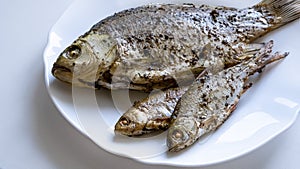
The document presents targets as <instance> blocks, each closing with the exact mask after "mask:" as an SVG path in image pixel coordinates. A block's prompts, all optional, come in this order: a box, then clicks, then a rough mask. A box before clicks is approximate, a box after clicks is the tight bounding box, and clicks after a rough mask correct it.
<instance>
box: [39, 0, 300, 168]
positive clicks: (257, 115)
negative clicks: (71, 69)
mask: <svg viewBox="0 0 300 169" xmlns="http://www.w3.org/2000/svg"><path fill="white" fill-rule="evenodd" d="M158 2H159V3H183V2H187V1H179V0H178V1H173V0H171V1H170V0H169V1H167V0H163V1H150V0H131V1H117V0H110V1H104V0H84V1H83V0H77V1H74V2H73V3H72V5H71V6H70V7H69V8H68V9H67V10H66V11H65V13H64V14H63V16H62V17H61V18H60V19H59V20H58V21H57V23H56V24H55V25H54V26H53V28H52V29H51V31H50V33H49V41H48V45H47V47H46V49H45V52H44V61H45V80H46V87H47V89H48V92H49V95H50V97H51V98H52V100H53V102H54V104H55V105H56V107H57V108H58V110H59V111H60V112H61V114H62V115H63V116H64V117H65V118H66V120H67V121H69V122H70V123H71V124H72V125H73V126H74V127H75V128H76V129H77V130H79V131H80V132H81V133H82V134H84V135H85V136H87V137H88V138H89V139H91V140H92V141H93V142H95V143H96V144H97V145H99V147H101V148H102V149H104V150H106V151H108V152H111V153H113V154H116V155H120V156H124V157H128V158H132V159H135V160H137V161H140V162H143V163H148V164H163V165H172V166H205V165H210V164H216V163H220V162H224V161H227V160H230V159H234V158H237V157H239V156H241V155H244V154H246V153H249V152H251V151H253V150H254V149H256V148H258V147H260V146H261V145H263V144H264V143H266V142H268V141H269V140H271V139H272V138H274V137H275V136H277V135H278V134H280V133H281V132H283V131H284V130H286V129H287V128H289V127H290V126H291V124H292V123H293V122H294V121H295V119H296V117H297V114H298V112H299V103H300V100H299V96H298V94H299V93H300V87H299V84H300V76H294V77H292V75H295V72H300V67H299V66H298V63H300V57H299V56H300V49H299V46H298V45H297V44H299V42H298V40H299V39H300V35H299V32H298V30H299V29H300V22H299V20H298V21H295V22H293V23H291V24H289V25H286V26H284V27H283V28H281V29H279V30H276V31H273V32H271V33H269V34H268V35H267V36H265V37H264V38H263V39H259V40H258V41H259V42H262V41H267V40H270V39H273V40H274V41H275V46H274V51H289V52H290V55H289V56H288V57H287V58H286V59H284V60H283V61H281V62H279V63H278V64H274V65H271V66H269V67H268V68H267V69H266V70H265V71H264V72H263V76H262V77H263V78H260V79H259V80H258V81H257V82H256V83H255V85H254V86H253V87H252V88H251V89H250V90H249V91H248V92H247V93H246V94H245V95H244V96H243V97H242V99H241V101H240V103H239V105H238V108H237V109H236V111H235V112H234V113H233V115H232V116H231V117H230V118H229V119H228V120H227V121H226V122H225V123H224V124H223V125H222V126H221V127H220V128H219V129H218V130H217V131H215V132H214V133H212V134H210V135H209V136H206V137H205V138H202V139H201V140H199V141H198V142H197V143H196V144H194V145H193V146H191V147H190V148H188V149H186V150H184V151H182V152H179V153H168V152H167V147H166V143H165V136H166V133H165V132H163V133H160V134H157V135H153V136H149V137H142V138H129V137H125V136H115V134H114V131H113V129H114V125H115V123H116V121H117V120H118V119H119V117H120V116H121V114H122V113H124V112H125V111H126V110H127V109H128V108H129V107H130V106H131V105H132V103H133V101H134V100H138V99H140V98H142V97H145V96H146V95H145V94H144V93H140V92H131V91H126V90H121V91H113V92H111V91H109V90H105V89H103V90H99V91H94V90H90V89H82V88H80V89H79V88H73V87H72V86H70V85H66V84H64V83H61V82H59V81H58V80H56V79H55V78H54V77H53V76H52V74H51V68H52V65H53V63H54V61H55V60H56V58H57V56H58V54H59V53H60V52H61V51H62V50H63V49H64V48H65V47H66V46H67V45H69V44H70V43H71V42H72V41H74V40H75V39H76V38H77V37H78V36H80V35H81V34H83V33H85V32H86V31H87V30H89V29H90V27H91V26H92V25H93V24H95V23H97V22H98V21H100V20H101V19H103V18H105V17H107V16H109V15H112V14H114V13H115V12H118V11H121V10H123V9H127V8H132V7H136V6H139V5H143V4H148V3H158ZM188 2H189V3H191V2H192V3H197V4H204V3H206V4H208V5H224V6H231V7H240V8H242V7H247V6H252V5H253V4H255V3H257V2H258V1H253V0H250V1H249V0H248V1H238V0H233V1H222V0H211V1H202V0H197V1H195V0H194V1H188ZM270 67H273V68H272V69H270Z"/></svg>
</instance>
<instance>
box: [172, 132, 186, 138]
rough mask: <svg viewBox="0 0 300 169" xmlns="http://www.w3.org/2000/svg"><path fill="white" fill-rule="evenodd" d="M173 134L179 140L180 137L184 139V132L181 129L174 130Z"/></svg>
mask: <svg viewBox="0 0 300 169" xmlns="http://www.w3.org/2000/svg"><path fill="white" fill-rule="evenodd" d="M172 136H173V137H174V138H175V139H177V140H178V139H179V140H181V139H183V136H184V134H183V132H182V131H181V130H174V131H173V133H172Z"/></svg>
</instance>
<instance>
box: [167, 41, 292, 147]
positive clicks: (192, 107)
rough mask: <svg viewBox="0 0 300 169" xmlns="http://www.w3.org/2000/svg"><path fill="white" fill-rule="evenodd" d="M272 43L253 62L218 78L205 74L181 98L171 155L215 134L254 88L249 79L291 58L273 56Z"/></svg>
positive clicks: (169, 143)
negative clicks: (269, 65) (247, 92)
mask: <svg viewBox="0 0 300 169" xmlns="http://www.w3.org/2000/svg"><path fill="white" fill-rule="evenodd" d="M272 46H273V42H272V41H270V42H269V43H268V44H267V45H266V46H265V48H263V49H262V50H261V51H259V52H258V53H257V54H256V57H255V58H254V59H251V60H249V61H247V62H244V63H241V64H238V65H236V66H233V67H231V68H228V69H225V70H223V71H221V72H219V73H217V74H213V73H210V72H204V73H203V74H201V75H200V76H199V77H198V78H197V79H196V80H195V81H194V83H193V84H192V85H191V86H190V88H189V89H188V90H187V92H186V93H185V94H184V95H183V96H182V97H181V99H180V100H179V102H178V104H177V105H176V107H175V111H174V113H173V115H172V121H173V122H171V126H170V128H169V130H168V133H167V146H168V148H169V151H180V150H182V149H184V148H186V147H188V146H190V145H192V144H193V143H195V142H196V140H198V139H199V138H200V137H201V136H203V135H204V134H206V133H209V132H212V131H214V130H216V129H217V128H218V127H219V126H220V125H221V124H223V123H224V121H225V120H226V119H228V117H229V116H230V115H231V113H232V112H233V111H234V110H235V108H236V106H237V104H238V102H239V100H240V97H241V96H242V94H243V93H244V92H245V91H246V90H247V89H249V88H250V87H251V85H252V83H247V79H248V78H249V77H250V76H251V75H253V74H254V73H256V72H260V71H262V69H263V68H264V67H265V66H266V65H268V64H270V63H272V62H274V61H277V60H280V59H282V58H284V57H286V56H287V55H288V54H287V53H284V54H279V53H275V54H273V55H271V54H270V53H271V48H272Z"/></svg>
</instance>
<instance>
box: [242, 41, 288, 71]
mask: <svg viewBox="0 0 300 169" xmlns="http://www.w3.org/2000/svg"><path fill="white" fill-rule="evenodd" d="M272 47H273V41H272V40H271V41H269V42H268V43H266V45H265V46H264V47H263V48H262V49H261V50H260V51H258V52H257V53H256V55H255V58H253V59H251V60H249V61H248V62H246V63H245V64H246V65H248V68H249V70H248V74H249V75H252V74H254V73H256V72H261V71H262V69H263V68H264V67H265V66H266V65H268V64H270V63H272V62H275V61H278V60H281V59H283V58H285V57H286V56H287V55H288V54H289V53H288V52H285V53H279V52H276V53H274V54H271V52H272Z"/></svg>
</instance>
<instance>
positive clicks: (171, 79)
mask: <svg viewBox="0 0 300 169" xmlns="http://www.w3.org/2000/svg"><path fill="white" fill-rule="evenodd" d="M299 15H300V14H299V0H264V1H263V2H261V3H259V4H258V5H255V6H253V7H250V8H245V9H235V8H228V7H210V6H207V5H202V6H197V5H193V4H183V5H171V4H166V5H147V6H142V7H137V8H133V9H129V10H125V11H122V12H119V13H117V14H115V15H113V16H110V17H108V18H106V19H104V20H102V21H100V22H99V23H97V24H96V25H94V26H93V27H92V28H91V30H89V31H88V32H87V33H85V34H84V35H82V36H80V37H79V38H78V39H77V40H75V41H74V42H73V43H72V44H71V45H70V46H69V47H68V48H66V49H65V50H64V51H63V52H62V53H61V55H60V56H59V57H58V59H57V61H56V62H55V63H54V65H53V69H52V73H53V75H54V76H55V77H56V78H58V79H60V80H62V81H64V82H67V83H71V84H73V85H75V86H84V87H92V88H100V87H106V88H110V89H120V88H129V89H135V90H144V91H151V90H152V89H166V88H169V87H173V86H176V85H177V84H178V83H181V82H182V81H189V80H193V79H194V77H196V76H197V75H198V74H200V72H201V71H202V70H203V69H204V68H205V58H204V57H203V48H204V47H205V46H206V45H207V44H208V43H210V44H211V45H212V46H213V47H214V48H215V52H216V53H217V55H216V56H218V57H219V58H221V59H222V60H223V62H224V63H225V66H231V65H235V64H237V63H239V62H240V61H241V58H239V57H233V56H239V54H240V53H243V52H245V51H246V50H247V49H248V46H247V45H246V43H249V42H252V41H253V40H254V39H256V38H258V37H260V36H262V35H264V34H265V33H267V32H269V31H271V30H273V29H275V28H278V27H280V26H282V25H284V24H286V23H288V22H291V21H293V20H295V19H297V18H299Z"/></svg>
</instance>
